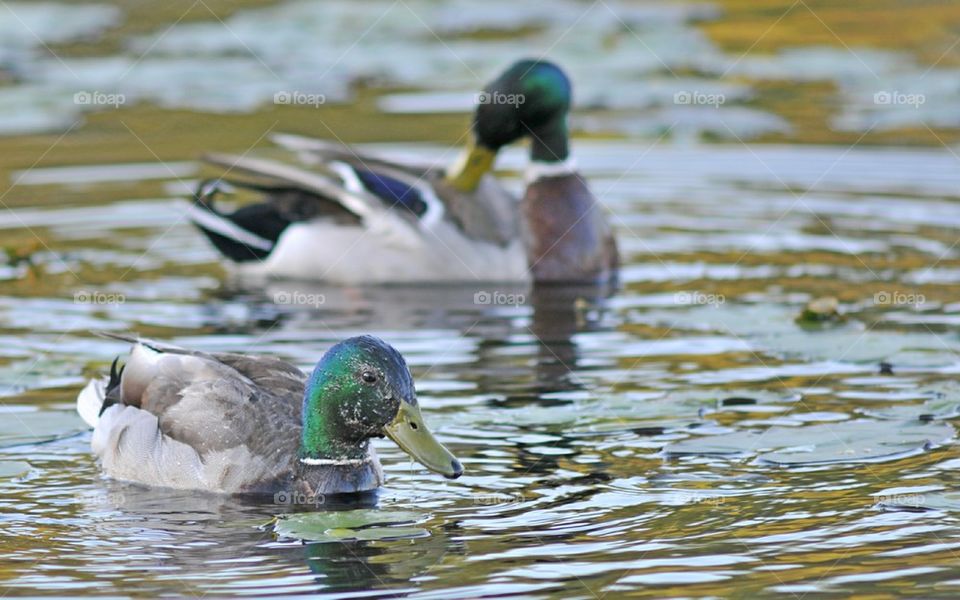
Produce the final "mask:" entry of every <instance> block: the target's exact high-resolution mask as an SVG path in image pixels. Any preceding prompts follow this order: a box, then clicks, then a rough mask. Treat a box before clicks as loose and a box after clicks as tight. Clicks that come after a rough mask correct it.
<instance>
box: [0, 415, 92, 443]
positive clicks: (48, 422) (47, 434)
mask: <svg viewBox="0 0 960 600" xmlns="http://www.w3.org/2000/svg"><path fill="white" fill-rule="evenodd" d="M0 417H2V418H0V448H6V447H9V446H18V445H21V444H39V443H43V442H50V441H53V440H58V439H62V438H65V437H69V436H71V435H74V434H77V433H80V432H81V431H86V430H87V429H88V427H87V426H86V424H85V423H84V422H83V420H81V419H80V416H79V415H77V413H75V412H73V411H62V410H58V411H35V410H29V409H25V410H20V409H19V407H11V408H8V409H7V410H3V411H0Z"/></svg>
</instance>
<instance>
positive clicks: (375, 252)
mask: <svg viewBox="0 0 960 600" xmlns="http://www.w3.org/2000/svg"><path fill="white" fill-rule="evenodd" d="M571 96H572V90H571V84H570V80H569V79H568V77H567V76H566V74H565V73H564V72H563V71H562V70H561V69H560V68H559V67H557V66H556V65H554V64H552V63H549V62H546V61H542V60H523V61H519V62H517V63H515V64H513V65H512V66H511V67H510V68H509V69H507V70H506V71H505V72H504V73H503V74H501V75H500V76H499V77H498V78H497V79H495V80H494V81H493V82H491V83H490V84H489V85H487V86H486V87H485V88H484V90H483V92H482V93H481V94H479V95H478V98H477V100H478V102H477V107H476V111H475V113H474V118H473V124H472V139H471V141H470V142H469V143H468V145H467V147H466V148H465V150H464V152H463V153H462V155H461V156H460V158H459V159H458V160H457V162H456V163H455V164H454V165H452V166H451V167H450V168H447V169H435V168H429V167H424V166H417V165H411V164H402V163H398V162H392V161H387V160H385V159H382V158H379V157H376V156H371V155H367V154H361V153H358V152H356V151H354V150H353V149H352V148H350V147H348V146H344V145H340V144H334V143H330V142H325V141H321V140H314V139H309V138H303V137H299V136H292V135H277V136H274V138H273V139H274V141H275V142H276V143H277V144H279V145H280V146H283V147H285V148H287V149H289V150H293V151H296V152H297V153H299V154H300V155H301V156H305V157H307V158H308V159H309V162H310V163H312V164H310V165H308V166H292V165H290V164H287V163H281V162H277V161H273V160H266V159H260V158H247V157H239V156H229V155H220V154H215V155H209V156H207V157H205V159H206V160H207V161H208V162H210V163H212V164H214V165H217V166H220V167H223V168H225V169H227V170H228V173H229V175H230V177H229V179H228V178H227V177H223V178H221V179H217V180H208V181H205V182H204V183H202V184H201V185H200V187H199V189H198V190H197V193H196V201H195V203H194V205H193V206H192V207H191V211H190V217H191V219H192V221H193V222H194V223H195V224H196V225H197V226H198V227H199V228H200V230H201V231H203V233H204V234H206V236H207V237H208V238H209V239H210V241H211V242H212V243H213V245H214V246H215V247H216V248H217V249H218V250H219V251H220V253H221V254H223V256H224V257H225V258H226V259H228V260H229V261H230V262H231V263H232V264H233V265H234V266H235V267H236V270H238V271H239V272H240V273H241V274H245V275H253V276H268V277H280V278H295V279H313V280H324V281H332V282H342V283H369V284H378V283H413V282H431V283H446V282H467V281H502V282H512V283H527V282H530V281H537V282H594V281H604V280H607V279H610V278H611V277H613V276H614V275H615V271H616V267H617V264H618V254H617V247H616V242H615V240H614V238H613V234H612V231H611V228H610V226H609V224H608V222H607V219H606V216H605V215H604V212H603V210H602V209H601V207H600V206H599V203H598V202H597V200H596V199H595V198H594V196H593V194H591V192H590V190H589V188H588V187H587V185H586V183H585V182H584V180H583V178H582V177H581V176H580V175H579V173H578V172H577V168H576V164H575V162H574V160H573V158H572V157H571V156H570V148H569V146H570V144H569V138H568V131H567V116H568V112H569V109H570V104H571ZM521 138H528V139H529V141H530V163H529V165H528V168H527V172H526V191H525V193H524V195H523V198H522V200H521V201H520V202H517V200H516V199H515V198H514V197H513V196H512V195H511V194H510V193H509V192H508V191H507V190H506V189H505V188H504V187H503V186H502V185H500V183H499V182H498V181H497V180H496V179H495V178H494V177H493V175H492V173H491V171H492V169H493V166H494V162H495V159H496V156H497V153H498V151H499V150H500V149H501V148H503V147H504V146H506V145H508V144H511V143H513V142H515V141H517V140H519V139H521ZM235 188H243V189H247V190H253V191H256V192H258V193H260V194H261V195H262V199H261V201H259V202H256V203H253V204H247V205H245V206H243V207H241V208H239V209H237V210H236V211H234V212H225V211H223V210H221V209H219V208H218V207H217V205H216V203H215V197H216V196H217V194H218V193H221V192H228V193H229V192H231V191H232V190H233V189H235Z"/></svg>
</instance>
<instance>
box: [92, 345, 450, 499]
mask: <svg viewBox="0 0 960 600" xmlns="http://www.w3.org/2000/svg"><path fill="white" fill-rule="evenodd" d="M105 335H108V337H113V338H116V339H120V340H124V341H128V342H131V343H132V344H133V348H132V350H131V352H130V357H129V359H128V360H127V363H126V365H124V367H123V368H122V369H120V372H119V373H118V372H117V370H116V364H117V361H114V364H113V367H112V368H111V373H110V378H109V380H106V379H102V380H99V379H98V380H93V381H91V382H90V383H89V384H88V385H87V386H86V387H85V388H84V389H83V391H81V392H80V395H79V397H78V398H77V411H78V412H79V413H80V415H81V416H82V417H83V419H84V420H85V421H86V422H87V423H88V424H90V425H91V426H92V427H94V431H93V439H92V441H91V447H92V448H93V452H94V454H96V455H97V456H98V457H99V458H100V460H101V463H102V467H103V471H104V473H105V474H106V475H108V476H110V477H113V478H115V479H121V480H126V481H135V482H139V483H145V484H149V485H156V486H163V487H170V488H179V489H197V490H206V491H211V492H220V493H230V494H238V493H276V492H280V491H285V492H288V493H303V494H308V495H311V494H312V495H316V494H338V493H351V492H363V491H367V490H373V489H376V488H377V487H379V486H380V484H381V483H382V482H383V470H382V469H381V467H380V461H379V460H378V459H377V455H376V452H375V451H374V449H373V447H372V446H371V445H370V438H372V437H375V436H384V435H386V436H388V437H389V438H390V439H392V440H393V441H394V442H396V443H397V445H398V446H400V448H401V449H402V450H404V451H405V452H407V453H408V454H409V455H410V456H412V457H413V458H415V459H416V460H418V461H419V462H421V463H422V464H423V465H424V466H425V467H427V468H428V469H430V470H431V471H434V472H437V473H440V474H441V475H443V476H445V477H448V478H452V479H455V478H457V477H459V476H460V475H461V474H462V473H463V467H462V466H461V465H460V462H459V461H458V460H457V459H456V458H454V457H453V455H452V454H450V452H449V451H448V450H447V449H446V448H444V447H443V446H442V445H441V444H440V442H438V441H437V440H436V439H435V438H434V437H433V435H432V434H431V433H430V431H429V430H428V429H427V427H426V425H424V423H423V417H422V416H421V415H420V408H419V406H418V405H417V397H416V393H415V392H414V389H413V378H412V377H411V375H410V371H409V369H407V365H406V363H405V362H404V360H403V357H402V356H401V355H400V353H399V352H397V351H396V350H395V349H394V348H393V347H392V346H390V345H389V344H386V343H385V342H383V341H382V340H380V339H378V338H375V337H372V336H367V335H365V336H360V337H354V338H350V339H347V340H344V341H342V342H340V343H339V344H337V345H335V346H333V347H332V348H330V350H329V351H327V353H326V354H325V355H324V356H323V358H322V359H320V362H318V363H317V366H316V368H315V369H314V370H313V374H312V375H310V377H309V378H308V377H306V376H305V375H304V374H303V373H302V372H301V371H300V370H299V369H297V368H296V367H294V366H293V365H290V364H287V363H285V362H283V361H281V360H279V359H276V358H264V357H254V356H246V355H242V354H228V353H215V354H207V353H205V352H197V351H192V350H186V349H183V348H178V347H176V346H169V345H166V344H161V343H159V342H154V341H151V340H137V339H135V338H131V337H127V336H123V335H114V334H105Z"/></svg>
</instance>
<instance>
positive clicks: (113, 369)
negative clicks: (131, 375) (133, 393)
mask: <svg viewBox="0 0 960 600" xmlns="http://www.w3.org/2000/svg"><path fill="white" fill-rule="evenodd" d="M118 362H120V357H119V356H118V357H116V358H115V359H113V364H112V365H110V381H108V382H107V391H106V393H105V394H104V395H103V404H102V405H100V415H99V416H103V411H105V410H107V409H108V408H110V407H111V406H113V405H114V404H120V378H121V377H123V370H124V369H125V368H126V366H127V365H121V366H120V370H119V371H118V370H117V363H118Z"/></svg>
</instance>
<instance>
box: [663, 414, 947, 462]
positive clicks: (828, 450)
mask: <svg viewBox="0 0 960 600" xmlns="http://www.w3.org/2000/svg"><path fill="white" fill-rule="evenodd" d="M955 435H956V431H955V430H954V429H953V427H951V426H950V425H948V424H946V423H922V422H919V421H906V422H894V421H872V420H865V419H862V420H856V421H844V422H841V423H824V424H820V425H810V426H806V427H779V426H778V427H770V428H769V429H766V430H763V431H738V432H735V433H730V434H725V435H717V436H710V437H698V438H691V439H687V440H683V441H680V442H676V443H673V444H668V445H667V446H666V447H665V448H664V449H663V452H664V453H665V454H666V455H668V456H684V455H699V456H730V457H735V456H750V455H754V454H757V455H758V457H757V458H758V459H759V460H760V461H762V462H766V463H772V464H777V465H783V466H800V465H816V464H831V463H863V462H881V461H886V460H894V459H898V458H902V457H904V456H908V455H912V454H916V453H918V452H922V451H924V450H926V449H929V448H930V447H931V446H933V445H937V444H941V443H943V442H945V441H947V440H950V439H952V438H953V437H954V436H955Z"/></svg>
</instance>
